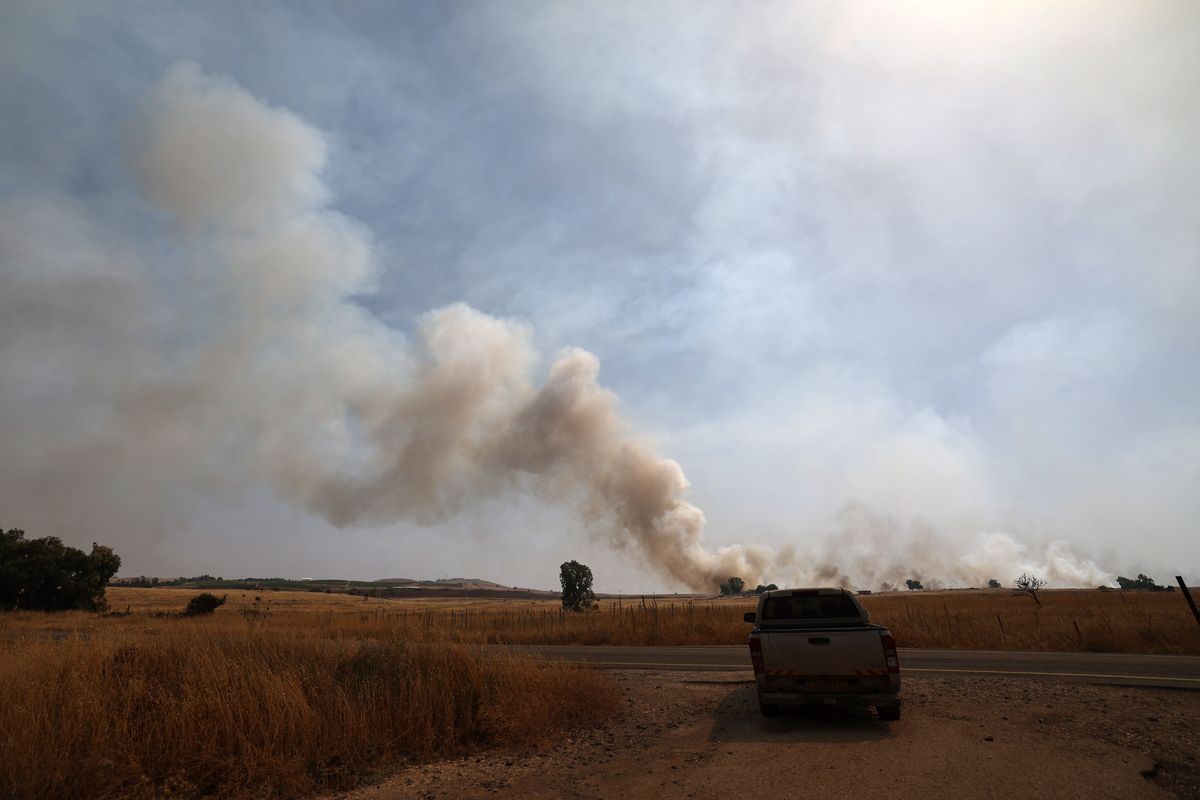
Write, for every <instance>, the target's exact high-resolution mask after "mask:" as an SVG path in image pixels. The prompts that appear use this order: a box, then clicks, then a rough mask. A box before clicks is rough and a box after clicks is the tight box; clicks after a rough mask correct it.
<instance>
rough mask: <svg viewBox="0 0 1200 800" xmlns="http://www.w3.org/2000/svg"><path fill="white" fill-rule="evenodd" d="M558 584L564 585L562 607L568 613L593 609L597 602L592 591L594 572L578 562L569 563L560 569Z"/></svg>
mask: <svg viewBox="0 0 1200 800" xmlns="http://www.w3.org/2000/svg"><path fill="white" fill-rule="evenodd" d="M558 582H559V583H561V584H562V605H563V608H565V609H567V610H568V611H583V610H584V609H587V608H591V606H592V603H593V602H595V600H596V594H595V593H594V592H593V591H592V571H591V570H590V569H589V568H588V567H587V566H586V565H584V564H580V563H579V562H578V561H567V562H566V563H564V564H563V565H562V566H561V567H559V568H558Z"/></svg>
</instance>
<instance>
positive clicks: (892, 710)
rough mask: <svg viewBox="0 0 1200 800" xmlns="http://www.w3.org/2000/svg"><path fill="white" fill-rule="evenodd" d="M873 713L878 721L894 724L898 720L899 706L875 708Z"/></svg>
mask: <svg viewBox="0 0 1200 800" xmlns="http://www.w3.org/2000/svg"><path fill="white" fill-rule="evenodd" d="M875 713H876V714H878V715H879V718H880V719H883V720H887V721H888V722H895V721H896V720H898V719H900V706H875Z"/></svg>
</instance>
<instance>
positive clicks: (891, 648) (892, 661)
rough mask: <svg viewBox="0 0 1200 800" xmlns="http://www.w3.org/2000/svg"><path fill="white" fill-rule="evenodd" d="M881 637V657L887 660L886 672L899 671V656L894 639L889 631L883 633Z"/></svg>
mask: <svg viewBox="0 0 1200 800" xmlns="http://www.w3.org/2000/svg"><path fill="white" fill-rule="evenodd" d="M882 639H883V657H884V660H886V661H887V669H888V672H899V671H900V656H899V654H897V653H896V640H895V639H893V638H892V635H891V634H890V633H885V634H883V636H882Z"/></svg>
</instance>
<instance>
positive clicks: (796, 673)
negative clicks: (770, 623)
mask: <svg viewBox="0 0 1200 800" xmlns="http://www.w3.org/2000/svg"><path fill="white" fill-rule="evenodd" d="M759 637H760V639H761V641H762V649H763V666H764V667H765V671H766V675H767V678H768V679H769V680H771V682H772V683H787V684H793V685H796V681H795V680H794V679H796V678H807V679H814V680H819V679H830V678H832V679H856V680H852V681H850V683H849V684H848V685H847V686H846V690H847V691H863V690H864V689H867V688H869V687H871V686H873V685H875V684H876V683H881V684H882V685H886V684H887V683H888V678H887V662H886V661H885V659H884V652H883V644H882V642H881V640H880V630H879V629H878V628H876V627H873V626H872V627H868V628H855V629H846V628H836V629H825V630H822V629H812V628H809V629H804V630H786V629H785V630H763V631H760V632H759ZM776 679H783V680H776ZM872 679H881V681H880V680H872Z"/></svg>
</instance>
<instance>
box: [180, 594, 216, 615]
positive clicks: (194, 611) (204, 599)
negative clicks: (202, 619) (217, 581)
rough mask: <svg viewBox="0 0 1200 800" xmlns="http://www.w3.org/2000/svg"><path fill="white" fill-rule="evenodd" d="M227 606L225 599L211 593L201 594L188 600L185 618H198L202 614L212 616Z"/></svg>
mask: <svg viewBox="0 0 1200 800" xmlns="http://www.w3.org/2000/svg"><path fill="white" fill-rule="evenodd" d="M223 605H225V597H224V596H222V597H217V596H216V595H215V594H210V593H209V592H201V593H200V594H198V595H196V596H195V597H193V598H192V599H191V600H188V604H187V608H185V609H184V610H183V615H184V616H185V617H198V616H201V615H202V614H211V613H213V612H214V611H216V610H217V609H218V608H220V607H221V606H223Z"/></svg>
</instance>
